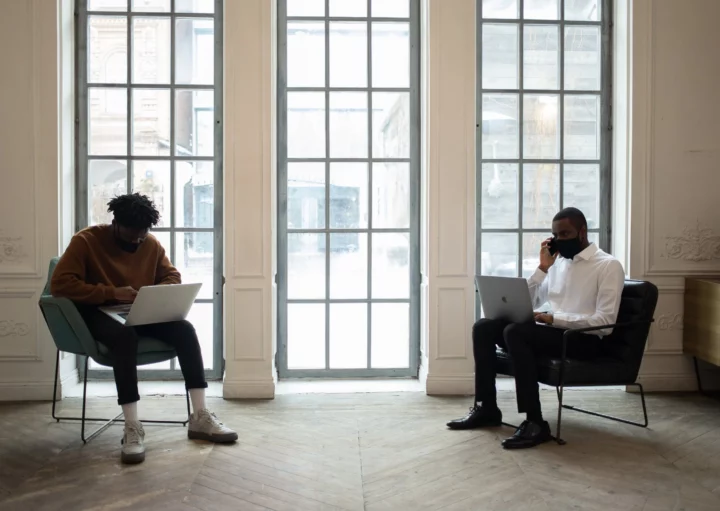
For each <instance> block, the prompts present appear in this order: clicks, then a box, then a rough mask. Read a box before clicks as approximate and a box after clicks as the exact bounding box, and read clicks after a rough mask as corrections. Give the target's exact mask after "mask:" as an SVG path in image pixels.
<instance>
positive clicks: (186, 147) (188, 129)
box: [175, 90, 215, 156]
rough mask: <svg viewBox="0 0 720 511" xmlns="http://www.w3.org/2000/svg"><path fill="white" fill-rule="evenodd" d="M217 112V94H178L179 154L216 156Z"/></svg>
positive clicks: (176, 112)
mask: <svg viewBox="0 0 720 511" xmlns="http://www.w3.org/2000/svg"><path fill="white" fill-rule="evenodd" d="M214 112H215V96H214V93H213V91H209V90H200V91H198V90H195V91H192V90H178V91H175V154H176V155H177V156H212V155H213V153H214V151H215V147H214V146H215V122H214V116H215V113H214Z"/></svg>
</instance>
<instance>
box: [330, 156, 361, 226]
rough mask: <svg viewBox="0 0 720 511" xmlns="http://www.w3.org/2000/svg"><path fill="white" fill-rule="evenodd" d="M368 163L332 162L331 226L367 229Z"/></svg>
mask: <svg viewBox="0 0 720 511" xmlns="http://www.w3.org/2000/svg"><path fill="white" fill-rule="evenodd" d="M367 209H368V164H367V163H331V164H330V228H331V229H365V228H367V224H368V210H367Z"/></svg>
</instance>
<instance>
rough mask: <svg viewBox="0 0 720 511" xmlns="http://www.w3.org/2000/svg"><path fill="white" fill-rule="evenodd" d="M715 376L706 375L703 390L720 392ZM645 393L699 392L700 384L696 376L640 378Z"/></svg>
mask: <svg viewBox="0 0 720 511" xmlns="http://www.w3.org/2000/svg"><path fill="white" fill-rule="evenodd" d="M713 376H714V375H710V374H707V373H704V374H703V375H702V378H703V390H720V381H718V380H719V379H718V378H716V377H715V378H713ZM637 381H638V383H641V384H642V386H643V388H644V389H645V392H697V390H698V384H697V378H696V377H695V374H694V373H693V374H671V375H661V374H653V375H644V376H639V377H638V380H637Z"/></svg>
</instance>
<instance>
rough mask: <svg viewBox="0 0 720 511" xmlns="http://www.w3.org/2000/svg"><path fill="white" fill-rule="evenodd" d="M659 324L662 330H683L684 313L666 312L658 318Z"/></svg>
mask: <svg viewBox="0 0 720 511" xmlns="http://www.w3.org/2000/svg"><path fill="white" fill-rule="evenodd" d="M657 325H658V328H659V329H660V330H682V329H683V315H682V314H673V313H671V312H668V313H665V314H663V315H662V316H660V317H659V318H658V321H657Z"/></svg>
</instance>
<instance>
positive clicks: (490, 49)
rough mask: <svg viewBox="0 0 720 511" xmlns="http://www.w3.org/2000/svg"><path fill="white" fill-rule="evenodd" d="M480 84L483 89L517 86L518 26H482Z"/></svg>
mask: <svg viewBox="0 0 720 511" xmlns="http://www.w3.org/2000/svg"><path fill="white" fill-rule="evenodd" d="M482 86H483V88H484V89H517V88H518V26H517V25H513V24H506V23H504V24H502V25H493V24H490V23H484V24H483V26H482Z"/></svg>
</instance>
